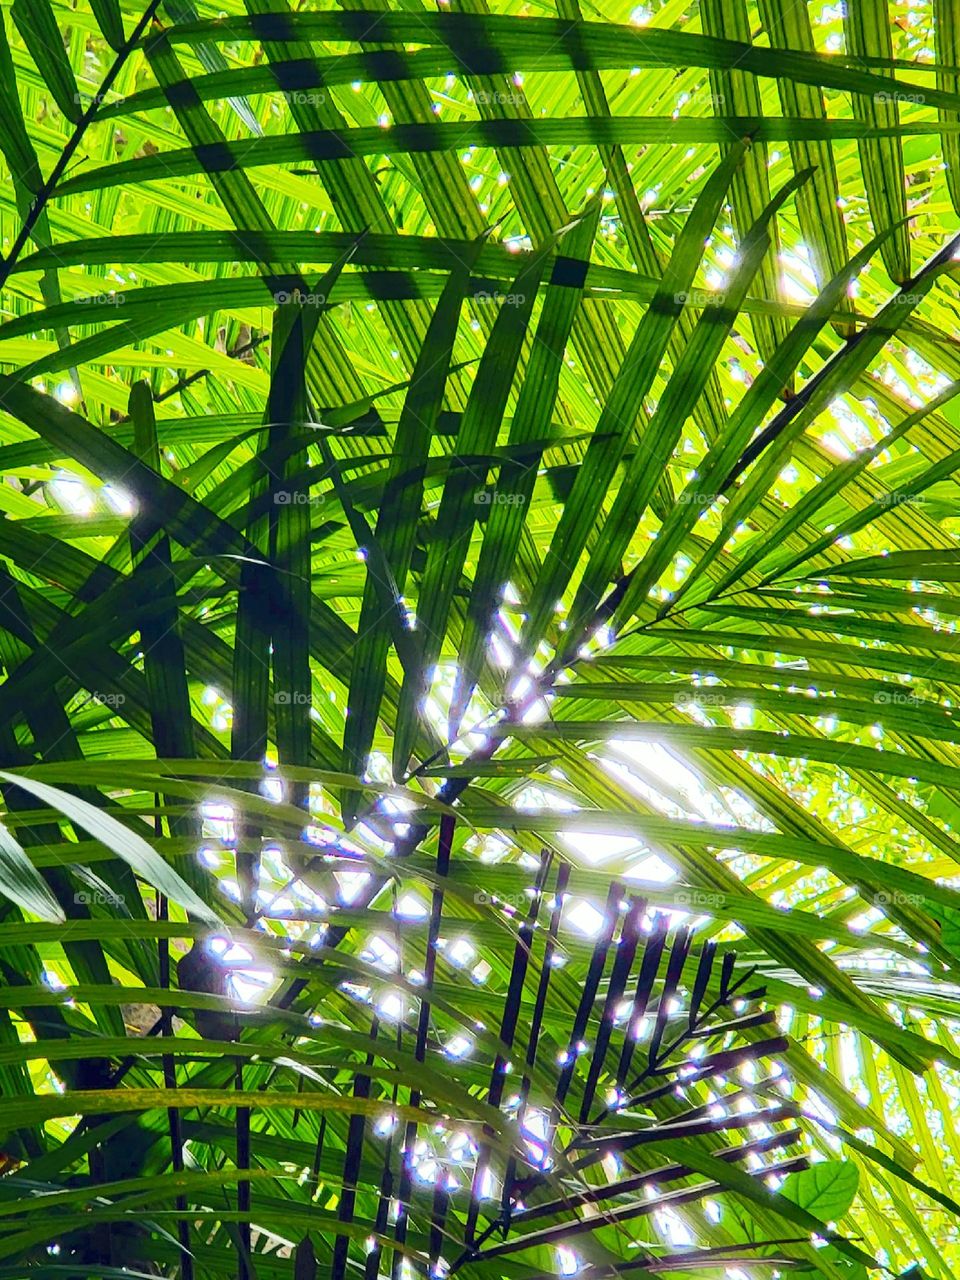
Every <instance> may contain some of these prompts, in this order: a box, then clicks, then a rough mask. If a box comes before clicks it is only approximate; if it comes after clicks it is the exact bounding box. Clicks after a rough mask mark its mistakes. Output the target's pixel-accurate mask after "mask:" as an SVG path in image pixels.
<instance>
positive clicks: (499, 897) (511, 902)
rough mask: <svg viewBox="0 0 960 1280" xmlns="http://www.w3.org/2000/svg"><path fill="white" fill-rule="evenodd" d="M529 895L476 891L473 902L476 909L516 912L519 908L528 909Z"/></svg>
mask: <svg viewBox="0 0 960 1280" xmlns="http://www.w3.org/2000/svg"><path fill="white" fill-rule="evenodd" d="M530 899H531V895H530V894H528V893H488V892H487V890H486V889H478V890H477V892H476V893H475V894H474V895H473V900H474V902H475V903H476V904H477V906H478V907H506V908H507V909H508V910H512V911H518V910H520V908H521V907H529V905H530Z"/></svg>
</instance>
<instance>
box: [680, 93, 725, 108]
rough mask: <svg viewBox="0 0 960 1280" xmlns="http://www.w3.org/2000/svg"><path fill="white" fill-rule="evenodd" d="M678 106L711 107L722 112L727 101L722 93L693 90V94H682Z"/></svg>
mask: <svg viewBox="0 0 960 1280" xmlns="http://www.w3.org/2000/svg"><path fill="white" fill-rule="evenodd" d="M680 105H681V106H682V107H689V106H698V107H713V108H715V109H716V108H719V109H720V110H721V111H722V110H723V109H724V108H725V107H726V105H727V100H726V98H725V97H724V96H723V94H722V93H712V92H711V91H710V90H709V89H695V90H694V91H693V93H688V94H684V95H683V96H682V97H681V99H680Z"/></svg>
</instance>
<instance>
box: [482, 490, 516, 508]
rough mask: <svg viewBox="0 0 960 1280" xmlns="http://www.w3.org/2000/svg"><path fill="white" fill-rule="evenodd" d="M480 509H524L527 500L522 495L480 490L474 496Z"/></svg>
mask: <svg viewBox="0 0 960 1280" xmlns="http://www.w3.org/2000/svg"><path fill="white" fill-rule="evenodd" d="M473 501H474V504H475V505H476V506H478V507H522V506H523V504H524V503H525V502H526V498H525V497H524V495H523V494H522V493H501V492H500V490H499V489H478V490H477V492H476V493H475V494H474V495H473Z"/></svg>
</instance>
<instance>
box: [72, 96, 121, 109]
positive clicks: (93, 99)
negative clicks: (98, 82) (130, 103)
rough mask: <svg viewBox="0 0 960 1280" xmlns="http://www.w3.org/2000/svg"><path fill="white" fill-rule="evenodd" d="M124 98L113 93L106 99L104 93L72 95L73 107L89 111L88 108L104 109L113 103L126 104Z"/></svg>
mask: <svg viewBox="0 0 960 1280" xmlns="http://www.w3.org/2000/svg"><path fill="white" fill-rule="evenodd" d="M126 100H127V99H126V96H125V95H124V94H122V93H115V94H113V95H112V96H110V97H108V96H107V94H105V93H75V94H74V95H73V102H74V105H75V106H77V107H83V108H84V109H86V110H89V108H90V107H106V106H109V105H112V104H114V103H119V102H126Z"/></svg>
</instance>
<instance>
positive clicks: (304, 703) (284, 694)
mask: <svg viewBox="0 0 960 1280" xmlns="http://www.w3.org/2000/svg"><path fill="white" fill-rule="evenodd" d="M273 701H274V702H275V704H276V705H277V706H278V707H309V706H310V705H311V703H312V702H313V694H310V693H304V692H303V690H302V689H278V690H277V692H276V693H275V694H274V695H273Z"/></svg>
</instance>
